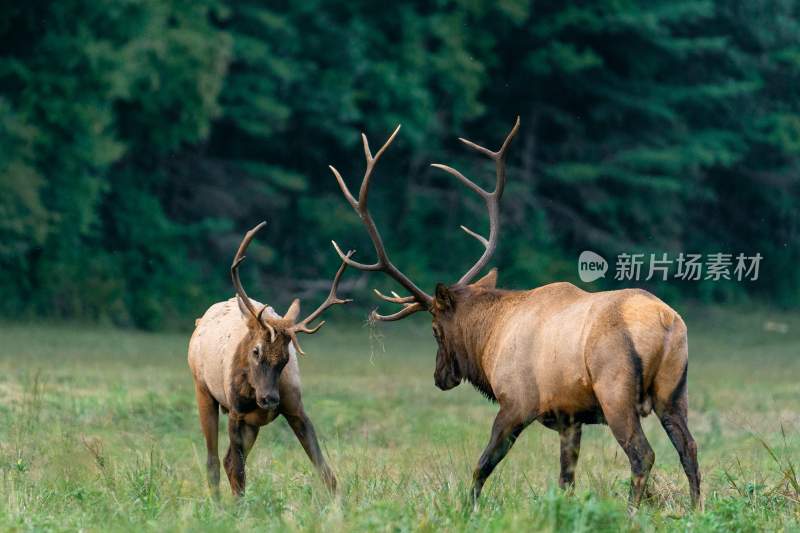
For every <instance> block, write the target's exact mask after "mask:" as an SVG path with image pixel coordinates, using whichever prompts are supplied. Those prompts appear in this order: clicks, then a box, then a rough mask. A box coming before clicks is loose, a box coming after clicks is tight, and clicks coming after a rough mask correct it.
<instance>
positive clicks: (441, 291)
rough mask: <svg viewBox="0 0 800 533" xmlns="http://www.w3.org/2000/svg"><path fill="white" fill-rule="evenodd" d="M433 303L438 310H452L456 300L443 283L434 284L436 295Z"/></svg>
mask: <svg viewBox="0 0 800 533" xmlns="http://www.w3.org/2000/svg"><path fill="white" fill-rule="evenodd" d="M433 305H434V306H436V309H438V310H439V311H452V310H453V309H455V308H456V300H455V298H454V297H453V293H452V292H451V291H450V289H448V288H447V286H446V285H445V284H444V283H437V284H436V297H435V298H434V300H433Z"/></svg>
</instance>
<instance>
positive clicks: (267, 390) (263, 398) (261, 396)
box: [254, 367, 283, 410]
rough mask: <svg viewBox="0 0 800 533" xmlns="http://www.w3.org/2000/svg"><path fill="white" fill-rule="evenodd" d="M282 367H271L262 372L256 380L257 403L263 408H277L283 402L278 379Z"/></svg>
mask: <svg viewBox="0 0 800 533" xmlns="http://www.w3.org/2000/svg"><path fill="white" fill-rule="evenodd" d="M281 370H283V369H282V368H281V369H278V368H274V367H270V368H268V369H267V371H266V372H264V373H262V374H261V375H260V376H259V378H258V379H257V380H256V382H255V387H254V389H255V397H256V403H257V404H258V406H259V407H260V408H262V409H269V410H271V409H276V408H277V407H278V405H279V404H280V403H281V395H280V391H279V387H278V381H279V380H280V377H281Z"/></svg>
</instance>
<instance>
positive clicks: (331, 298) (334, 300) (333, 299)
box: [286, 250, 353, 355]
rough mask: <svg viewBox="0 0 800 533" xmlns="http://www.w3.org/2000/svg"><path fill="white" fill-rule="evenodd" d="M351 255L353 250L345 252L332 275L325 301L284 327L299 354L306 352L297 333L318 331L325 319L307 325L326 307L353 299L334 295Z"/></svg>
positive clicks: (311, 333) (310, 333)
mask: <svg viewBox="0 0 800 533" xmlns="http://www.w3.org/2000/svg"><path fill="white" fill-rule="evenodd" d="M351 255H353V250H350V251H349V252H347V254H346V255H345V256H344V257H343V259H342V264H341V265H340V266H339V270H337V271H336V275H335V276H334V277H333V283H331V290H330V292H329V293H328V297H327V298H325V301H324V302H322V303H321V304H320V306H319V307H317V308H316V309H315V310H314V312H313V313H311V314H310V315H308V316H307V317H305V318H304V319H303V320H301V321H300V322H297V323H295V324H294V325H293V326H291V327H289V328H287V329H286V332H287V333H288V334H289V337H290V338H291V339H292V344H294V349H295V350H297V353H299V354H300V355H305V354H306V353H305V352H304V351H303V349H302V348H301V347H300V342H299V341H298V340H297V334H298V333H308V334H309V335H313V334H314V333H316V332H317V331H319V328H321V327H322V325H323V324H325V321H324V320H321V321H320V323H319V324H317V325H316V326H315V327H313V328H309V327H308V325H309V324H311V323H312V322H314V321H315V320H316V319H317V318H319V316H320V315H321V314H322V313H324V312H325V310H326V309H328V308H329V307H332V306H334V305H338V304H346V303H350V302H352V301H353V300H352V299H350V298H345V299H342V298H339V297H338V296H336V289H338V288H339V281H340V280H341V279H342V274H344V271H345V270H346V269H347V260H349V259H350V256H351ZM295 302H298V300H295ZM292 305H294V304H292Z"/></svg>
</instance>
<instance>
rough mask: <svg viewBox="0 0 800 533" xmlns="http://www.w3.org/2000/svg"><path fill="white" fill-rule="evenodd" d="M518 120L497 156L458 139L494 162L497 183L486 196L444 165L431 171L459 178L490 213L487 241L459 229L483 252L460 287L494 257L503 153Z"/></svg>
mask: <svg viewBox="0 0 800 533" xmlns="http://www.w3.org/2000/svg"><path fill="white" fill-rule="evenodd" d="M519 125H520V120H519V117H517V120H516V121H515V122H514V127H513V128H511V131H510V132H509V133H508V135H507V136H506V138H505V140H504V141H503V144H502V145H501V146H500V149H499V150H497V151H496V152H493V151H492V150H489V149H488V148H485V147H483V146H481V145H479V144H475V143H474V142H472V141H469V140H467V139H464V138H461V137H459V140H460V141H461V142H462V143H464V144H465V145H467V146H469V147H470V148H472V149H473V150H475V151H477V152H480V153H482V154H484V155H485V156H487V157H488V158H489V159H491V160H493V161H494V162H495V171H496V174H497V181H496V182H495V187H494V190H493V191H492V192H489V191H487V190H485V189H483V188H482V187H480V186H479V185H477V184H476V183H475V182H473V181H472V180H470V179H469V178H467V177H466V176H464V175H463V174H462V173H461V172H459V171H458V170H456V169H454V168H452V167H449V166H447V165H443V164H440V163H434V164H433V165H431V166H433V167H436V168H438V169H440V170H444V171H445V172H447V173H448V174H451V175H453V176H455V177H456V178H458V180H459V181H461V182H462V183H463V184H464V185H466V186H467V187H469V188H470V189H472V190H473V191H474V192H475V193H477V194H478V195H479V196H480V197H481V198H483V199H484V201H485V202H486V209H487V211H488V212H489V238H488V239H486V238H485V237H483V236H482V235H480V234H478V233H476V232H474V231H472V230H471V229H469V228H467V227H466V226H461V229H462V230H464V231H465V232H466V233H467V234H468V235H470V236H472V237H474V238H475V239H477V240H478V241H479V242H480V243H481V244H483V246H484V251H483V254H482V255H481V257H480V258H479V259H478V261H477V262H476V263H475V264H474V265H473V266H472V268H470V269H469V270H468V271H467V273H466V274H464V275H463V276H461V279H459V280H458V283H459V284H460V285H463V284H465V283H469V281H470V280H471V279H472V278H474V277H475V276H476V275H477V274H478V272H480V271H481V269H483V267H485V266H486V263H488V262H489V259H490V258H491V257H492V254H494V251H495V249H496V248H497V240H498V234H499V229H500V198H502V196H503V191H504V190H505V186H506V153H507V152H508V147H509V146H510V144H511V141H512V140H513V139H514V137H515V136H516V135H517V132H518V131H519Z"/></svg>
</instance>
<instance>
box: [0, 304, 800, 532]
mask: <svg viewBox="0 0 800 533" xmlns="http://www.w3.org/2000/svg"><path fill="white" fill-rule="evenodd" d="M338 316H341V315H338V314H334V316H333V317H332V320H331V322H330V323H329V325H328V326H326V328H324V329H323V330H322V332H321V333H320V334H318V335H316V336H313V337H310V338H307V339H304V340H303V343H304V348H305V349H306V351H307V352H308V353H309V354H310V355H309V356H308V357H306V358H303V359H302V360H301V362H300V366H301V372H302V374H303V386H304V397H305V404H306V408H307V410H308V412H309V414H310V416H311V418H312V420H313V421H314V423H315V425H316V427H317V431H318V433H319V435H320V437H321V441H322V446H323V448H324V449H325V450H326V453H327V455H328V457H329V462H330V464H331V466H332V467H333V469H334V470H335V472H336V474H337V476H338V479H339V486H340V494H339V496H338V497H337V498H332V497H331V496H329V495H328V494H327V493H326V491H325V490H324V488H323V485H322V483H321V482H320V481H319V479H318V478H317V477H316V475H315V473H314V471H313V469H312V468H311V465H310V463H309V461H308V460H307V459H306V457H305V455H304V453H303V451H302V449H301V448H300V446H299V444H298V443H297V442H296V441H295V439H294V436H293V434H292V433H291V431H290V430H289V429H288V426H287V425H286V423H285V422H284V421H283V420H282V419H279V420H277V421H276V422H275V423H273V424H272V425H270V426H268V427H266V428H264V429H263V430H262V431H261V434H260V436H259V439H258V442H256V445H255V448H254V450H253V453H252V454H251V456H250V458H249V461H248V465H247V468H248V487H247V495H246V496H245V497H244V499H243V500H242V501H238V502H237V501H234V499H233V497H232V496H230V492H229V491H228V486H227V479H225V476H224V473H223V481H222V488H223V497H222V499H221V501H220V502H219V503H215V502H214V501H213V500H212V499H210V498H209V495H208V490H207V488H206V480H205V446H204V444H203V440H202V436H201V433H200V429H199V425H198V422H197V416H196V412H195V405H194V395H193V388H192V383H191V378H190V375H189V370H188V368H187V366H186V345H187V342H188V337H189V334H188V333H185V334H144V333H136V332H128V331H119V330H113V329H100V328H96V327H81V326H69V325H61V326H54V327H44V326H29V325H14V324H4V325H1V326H0V530H9V529H10V530H30V529H36V530H39V529H42V530H75V529H83V530H94V531H101V530H102V531H108V530H128V529H141V528H144V529H149V530H157V531H165V530H219V531H224V530H230V529H240V530H250V529H253V528H258V529H259V530H280V531H285V530H324V531H353V530H376V531H404V530H441V529H446V530H476V531H487V530H490V531H501V530H508V529H511V528H514V529H517V530H518V529H526V530H530V529H541V530H569V531H602V530H607V531H616V530H620V529H622V530H637V531H638V530H642V531H650V530H697V531H707V530H715V531H732V530H738V531H760V530H764V529H767V530H798V529H800V487H799V486H798V477H800V476H798V474H797V472H796V471H795V469H796V468H800V384H799V383H798V378H800V357H798V356H800V315H786V314H773V313H767V312H764V311H754V310H747V311H745V310H740V311H738V312H732V311H720V310H716V309H696V310H693V311H689V312H685V313H684V316H685V318H686V321H687V324H688V326H689V339H690V356H689V357H690V361H691V365H690V371H689V400H690V408H691V409H690V414H689V423H690V427H691V429H692V431H693V433H694V436H695V438H696V440H697V442H698V446H699V452H700V466H701V471H702V474H703V494H704V497H705V501H706V507H705V511H704V512H697V513H693V512H690V511H689V510H688V490H687V483H686V478H685V477H684V475H683V472H682V470H681V469H680V466H679V463H678V459H677V454H676V453H675V451H674V449H673V448H672V446H671V445H670V443H669V441H668V440H667V437H666V435H665V434H664V432H663V430H662V429H661V426H660V425H659V423H658V420H657V419H656V418H655V417H654V416H650V417H648V418H647V419H646V420H645V431H646V433H647V435H648V438H649V440H650V442H651V443H652V445H653V448H654V449H655V451H656V466H655V468H654V470H653V472H654V474H653V476H652V477H651V482H650V483H651V490H652V498H651V499H650V500H649V501H648V502H647V503H646V504H645V505H643V507H642V508H641V509H640V510H639V511H638V512H637V513H636V514H634V515H632V516H631V515H629V514H628V513H627V510H626V497H627V491H628V479H629V469H628V463H627V459H626V458H625V456H624V455H623V453H622V451H621V450H620V449H619V447H618V446H617V444H616V442H615V441H614V439H613V437H612V436H611V434H610V432H609V430H608V428H606V427H605V426H589V427H587V428H585V430H584V440H583V445H582V452H581V458H580V461H579V464H578V471H577V487H576V490H575V493H574V494H571V495H565V494H562V493H561V492H560V491H559V490H558V489H557V485H556V480H557V476H558V436H557V433H555V432H552V431H550V430H547V429H545V428H544V427H542V426H541V425H538V424H534V425H532V426H530V427H529V428H528V429H527V430H526V431H525V432H524V433H523V434H522V436H521V437H520V439H519V441H518V442H517V444H516V446H515V448H514V449H513V450H512V451H511V452H510V453H509V455H508V457H507V458H506V460H505V461H504V462H503V463H501V465H500V466H499V468H498V469H497V470H496V472H495V474H494V475H493V476H492V477H491V478H490V479H489V482H488V483H487V485H486V488H485V491H484V496H483V499H482V504H481V507H480V509H479V510H478V511H477V512H474V513H473V512H470V506H469V505H468V504H467V495H468V488H469V485H470V481H471V473H472V468H473V467H474V464H475V462H476V461H477V458H478V456H479V455H480V452H481V451H482V449H483V446H484V445H485V442H486V440H487V439H488V436H489V430H490V426H491V422H492V419H493V416H494V413H495V411H496V407H495V406H494V405H492V404H490V403H488V402H487V401H486V400H484V399H483V397H482V396H481V395H480V394H478V393H477V392H476V391H474V390H473V389H472V388H471V387H470V386H469V385H462V386H460V387H458V388H457V389H455V390H453V391H450V392H447V393H444V392H441V391H439V390H438V389H436V388H435V387H434V385H433V377H432V375H433V367H434V356H435V342H434V340H433V338H432V336H431V334H430V329H429V325H428V324H427V323H426V322H425V321H424V320H417V321H416V322H414V323H413V324H389V325H383V326H379V328H378V329H377V330H374V331H373V330H370V329H369V328H367V327H361V326H359V325H352V326H350V327H349V328H347V329H345V330H341V329H340V330H338V331H337V330H336V326H337V323H338V324H341V322H342V321H341V320H336V318H337V317H338ZM766 321H776V322H781V323H783V324H786V325H787V326H788V332H785V333H780V332H771V331H766V330H765V327H764V324H765V322H766ZM222 426H223V427H224V423H223V424H222ZM226 446H227V436H225V435H223V436H222V437H221V447H223V453H224V447H226Z"/></svg>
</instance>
